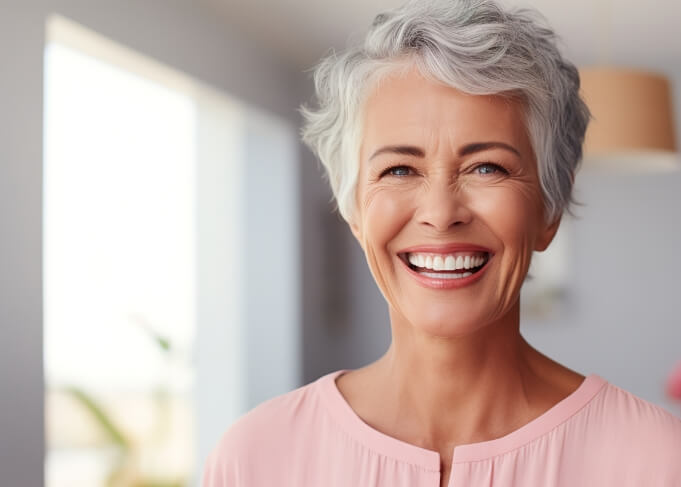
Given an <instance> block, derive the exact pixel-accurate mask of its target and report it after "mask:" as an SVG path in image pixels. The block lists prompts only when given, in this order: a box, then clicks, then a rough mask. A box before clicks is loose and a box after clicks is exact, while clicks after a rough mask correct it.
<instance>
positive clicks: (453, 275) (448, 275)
mask: <svg viewBox="0 0 681 487" xmlns="http://www.w3.org/2000/svg"><path fill="white" fill-rule="evenodd" d="M419 274H421V275H422V276H426V277H434V278H435V279H461V278H462V277H467V275H466V274H468V275H469V276H470V275H471V273H470V272H463V273H458V272H420V273H419Z"/></svg>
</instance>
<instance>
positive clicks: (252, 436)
mask: <svg viewBox="0 0 681 487" xmlns="http://www.w3.org/2000/svg"><path fill="white" fill-rule="evenodd" d="M314 386H315V382H311V383H309V384H306V385H304V386H301V387H299V388H297V389H295V390H292V391H290V392H287V393H285V394H281V395H278V396H276V397H273V398H271V399H268V400H266V401H264V402H262V403H261V404H259V405H258V406H256V407H255V408H253V409H251V410H250V411H249V412H247V413H246V414H244V415H243V416H241V417H240V418H239V419H237V420H236V421H235V422H234V423H232V425H231V426H230V427H229V428H228V429H227V430H226V431H225V432H224V433H223V434H222V436H221V438H220V440H219V442H218V444H217V445H216V446H215V448H213V450H212V452H211V453H210V455H209V456H208V458H207V459H206V463H205V466H204V472H203V483H202V486H203V487H227V486H229V487H234V486H242V485H249V486H251V485H255V482H258V484H263V483H268V482H270V479H266V478H263V477H262V476H263V475H266V472H265V469H263V468H262V466H263V463H262V462H263V461H267V463H266V464H265V465H267V466H271V464H272V462H276V461H277V459H281V458H283V455H284V454H285V453H287V450H288V449H289V448H291V447H292V446H293V447H294V446H295V442H296V441H298V440H299V439H302V438H301V431H306V429H305V428H304V427H303V428H302V429H301V426H304V425H305V423H309V422H310V421H312V418H313V417H314V415H315V412H316V409H317V404H316V403H317V398H316V395H315V391H314ZM272 482H274V479H273V480H272ZM274 483H276V482H274Z"/></svg>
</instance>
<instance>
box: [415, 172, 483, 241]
mask: <svg viewBox="0 0 681 487" xmlns="http://www.w3.org/2000/svg"><path fill="white" fill-rule="evenodd" d="M416 216H417V221H418V222H419V224H421V225H425V226H428V227H430V228H432V229H433V230H438V231H440V232H445V231H447V230H450V229H451V228H453V227H457V226H462V225H465V224H467V223H470V221H471V219H472V217H473V213H472V212H471V210H470V208H469V207H468V205H467V202H466V196H465V194H463V192H462V191H461V190H460V188H458V186H457V185H455V184H451V181H450V182H446V181H442V182H438V183H433V184H430V185H429V186H428V187H427V188H424V189H423V193H422V194H421V195H420V197H419V200H418V201H417V213H416Z"/></svg>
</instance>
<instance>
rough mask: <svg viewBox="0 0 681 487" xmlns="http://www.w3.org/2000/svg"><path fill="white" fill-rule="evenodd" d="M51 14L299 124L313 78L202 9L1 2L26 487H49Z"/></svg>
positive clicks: (0, 214)
mask: <svg viewBox="0 0 681 487" xmlns="http://www.w3.org/2000/svg"><path fill="white" fill-rule="evenodd" d="M52 12H56V13H59V14H61V15H63V16H65V17H68V18H70V19H72V20H74V21H76V22H78V23H81V24H83V25H85V26H87V27H90V28H92V29H94V30H96V31H98V32H99V33H101V34H103V35H105V36H107V37H109V38H111V39H113V40H115V41H117V42H119V43H121V44H124V45H127V46H129V47H131V48H133V49H135V50H137V51H138V52H141V53H143V54H146V55H148V56H151V57H153V58H155V59H157V60H159V61H161V62H163V63H165V64H167V65H169V66H171V67H174V68H176V69H179V70H181V71H184V72H186V73H188V74H190V75H192V76H194V77H196V78H198V79H200V80H202V81H205V82H207V83H208V84H211V85H213V86H215V87H217V88H219V89H221V90H223V91H225V92H227V93H228V94H231V95H234V96H235V97H237V98H239V99H242V100H244V101H245V102H247V103H250V104H252V105H255V106H257V107H260V108H262V109H265V110H267V111H270V112H273V113H275V114H278V115H279V116H281V117H283V118H286V119H288V120H291V121H293V122H296V123H297V120H298V115H297V113H296V111H295V108H296V106H297V104H298V101H299V100H300V98H301V96H300V95H301V93H302V89H303V88H302V86H303V82H302V80H303V79H304V78H303V77H302V76H301V75H300V74H299V73H298V72H297V70H294V69H292V68H290V67H289V66H287V65H285V64H283V63H282V62H280V61H279V60H278V59H277V58H275V57H273V56H271V55H269V54H268V52H267V51H266V50H265V49H263V48H260V47H258V46H254V45H251V44H249V43H248V42H247V41H246V40H245V39H244V37H243V36H242V35H240V34H239V32H238V31H236V30H231V29H227V28H226V27H225V26H224V24H223V23H220V22H219V21H218V20H217V19H216V17H215V15H213V13H212V12H206V11H203V10H201V9H200V8H197V6H196V5H195V4H194V3H193V2H186V1H182V0H163V1H161V0H147V1H144V2H138V1H134V0H119V1H116V2H106V1H92V0H81V1H68V0H54V1H40V0H29V1H21V2H11V1H6V0H1V1H0V66H2V68H1V69H2V76H0V107H2V109H1V110H0V134H2V139H1V140H2V143H1V144H0V229H1V231H2V238H0V269H1V271H0V474H1V475H2V478H1V479H0V483H1V484H2V485H8V486H17V487H24V486H26V487H28V486H31V487H32V486H40V485H43V455H44V428H43V370H42V368H43V362H42V356H43V349H42V280H41V273H42V136H43V134H42V123H43V122H42V115H43V114H42V110H43V103H42V97H43V47H44V30H45V20H46V18H47V16H48V14H50V13H52ZM199 460H200V461H201V460H202V459H199Z"/></svg>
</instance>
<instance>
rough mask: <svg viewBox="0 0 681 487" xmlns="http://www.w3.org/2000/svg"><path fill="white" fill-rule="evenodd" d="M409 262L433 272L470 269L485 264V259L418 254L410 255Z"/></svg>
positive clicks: (466, 256) (479, 256) (474, 256)
mask: <svg viewBox="0 0 681 487" xmlns="http://www.w3.org/2000/svg"><path fill="white" fill-rule="evenodd" d="M408 259H409V262H410V263H411V264H413V265H415V266H417V267H425V268H427V269H433V270H435V271H455V270H457V269H471V268H473V267H479V266H481V265H482V264H484V263H485V260H486V257H484V256H482V255H472V254H468V255H466V254H459V253H457V254H419V253H410V254H409V255H408Z"/></svg>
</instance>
